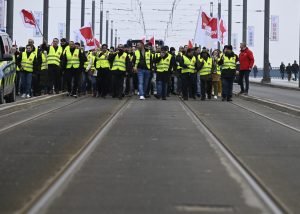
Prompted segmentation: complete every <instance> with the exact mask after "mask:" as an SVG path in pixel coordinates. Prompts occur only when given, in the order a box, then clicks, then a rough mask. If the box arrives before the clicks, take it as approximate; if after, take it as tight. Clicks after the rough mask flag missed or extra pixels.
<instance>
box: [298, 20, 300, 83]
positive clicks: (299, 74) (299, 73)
mask: <svg viewBox="0 0 300 214" xmlns="http://www.w3.org/2000/svg"><path fill="white" fill-rule="evenodd" d="M298 65H299V66H300V20H299V61H298ZM298 80H299V88H300V71H299V72H298Z"/></svg>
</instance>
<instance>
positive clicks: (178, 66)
mask: <svg viewBox="0 0 300 214" xmlns="http://www.w3.org/2000/svg"><path fill="white" fill-rule="evenodd" d="M178 55H179V56H180V57H182V56H183V54H182V52H179V53H178V54H177V56H178ZM180 69H182V67H181V66H180V65H179V63H177V70H180Z"/></svg>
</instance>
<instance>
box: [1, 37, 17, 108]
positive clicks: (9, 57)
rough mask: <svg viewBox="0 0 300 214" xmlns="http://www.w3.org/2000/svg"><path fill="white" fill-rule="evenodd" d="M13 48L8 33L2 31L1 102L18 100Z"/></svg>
mask: <svg viewBox="0 0 300 214" xmlns="http://www.w3.org/2000/svg"><path fill="white" fill-rule="evenodd" d="M11 49H12V41H11V39H10V38H9V36H8V34H7V33H3V32H0V104H3V103H4V102H5V101H6V103H9V102H14V101H16V84H15V82H16V63H15V60H14V56H13V54H12V51H11Z"/></svg>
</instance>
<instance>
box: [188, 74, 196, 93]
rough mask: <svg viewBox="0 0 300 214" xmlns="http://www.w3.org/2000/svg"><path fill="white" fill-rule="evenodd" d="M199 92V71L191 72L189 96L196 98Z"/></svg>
mask: <svg viewBox="0 0 300 214" xmlns="http://www.w3.org/2000/svg"><path fill="white" fill-rule="evenodd" d="M196 94H197V73H190V88H189V97H190V98H195V97H196Z"/></svg>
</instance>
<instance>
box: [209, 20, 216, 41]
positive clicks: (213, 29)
mask: <svg viewBox="0 0 300 214" xmlns="http://www.w3.org/2000/svg"><path fill="white" fill-rule="evenodd" d="M208 26H209V27H210V29H211V33H210V37H211V38H212V39H218V19H217V18H212V19H211V20H210V22H209V23H208Z"/></svg>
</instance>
